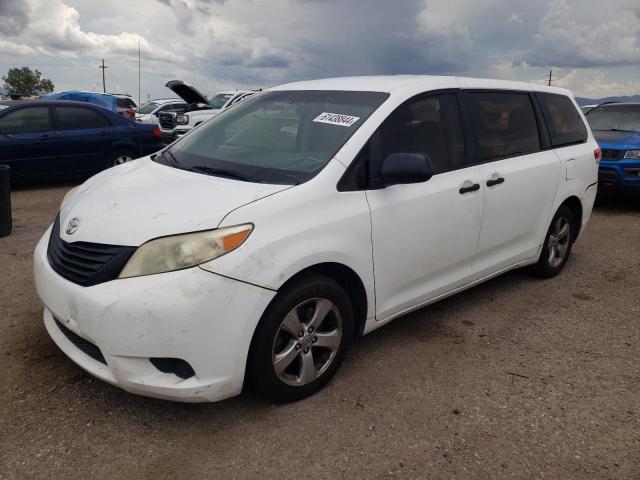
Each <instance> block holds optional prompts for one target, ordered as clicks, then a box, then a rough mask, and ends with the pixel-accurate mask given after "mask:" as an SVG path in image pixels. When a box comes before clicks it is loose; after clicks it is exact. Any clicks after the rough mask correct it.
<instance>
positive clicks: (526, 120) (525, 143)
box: [464, 92, 540, 162]
mask: <svg viewBox="0 0 640 480" xmlns="http://www.w3.org/2000/svg"><path fill="white" fill-rule="evenodd" d="M464 98H465V102H466V104H467V110H468V111H469V118H470V120H471V129H472V132H473V141H474V146H475V152H476V157H477V161H478V162H488V161H490V160H497V159H500V158H507V157H515V156H518V155H525V154H528V153H534V152H538V151H540V136H539V134H538V124H537V122H536V116H535V113H534V111H533V105H532V104H531V99H530V98H529V95H528V94H526V93H507V92H504V93H502V92H482V93H477V92H471V93H465V94H464Z"/></svg>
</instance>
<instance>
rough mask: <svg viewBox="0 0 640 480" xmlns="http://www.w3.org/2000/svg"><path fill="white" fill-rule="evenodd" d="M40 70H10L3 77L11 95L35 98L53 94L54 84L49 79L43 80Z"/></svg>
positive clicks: (27, 68) (23, 68) (25, 68)
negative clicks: (34, 96)
mask: <svg viewBox="0 0 640 480" xmlns="http://www.w3.org/2000/svg"><path fill="white" fill-rule="evenodd" d="M41 77H42V74H41V73H40V72H39V71H38V70H31V69H30V68H29V67H22V68H10V69H9V73H7V75H6V76H4V75H3V76H2V81H3V82H4V86H5V88H6V89H7V90H8V93H9V95H23V96H33V95H42V94H44V93H51V92H53V83H52V82H51V80H49V79H48V78H41Z"/></svg>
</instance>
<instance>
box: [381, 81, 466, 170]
mask: <svg viewBox="0 0 640 480" xmlns="http://www.w3.org/2000/svg"><path fill="white" fill-rule="evenodd" d="M380 140H381V143H382V158H383V159H384V158H386V157H388V156H389V155H391V154H392V153H420V154H426V155H428V156H429V158H430V159H431V162H432V163H433V170H434V174H438V173H444V172H448V171H450V170H454V169H456V168H460V167H462V166H464V165H465V154H464V136H463V132H462V123H461V121H460V110H459V109H458V101H457V98H456V95H455V94H451V93H445V94H441V95H433V96H429V97H424V98H421V99H418V100H415V101H411V102H409V103H406V104H403V105H400V106H399V107H398V108H397V109H396V110H395V111H394V112H393V113H392V114H391V115H389V117H388V118H387V119H386V120H385V121H384V123H383V124H382V125H381V127H380Z"/></svg>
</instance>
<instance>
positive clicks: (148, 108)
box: [135, 98, 187, 124]
mask: <svg viewBox="0 0 640 480" xmlns="http://www.w3.org/2000/svg"><path fill="white" fill-rule="evenodd" d="M186 108H187V104H186V103H185V102H184V100H180V99H179V98H157V99H155V100H151V101H150V102H147V103H145V104H144V105H142V106H141V107H140V108H138V109H137V110H136V112H135V120H136V121H137V122H139V123H150V124H158V123H159V120H158V115H159V114H160V112H176V113H179V112H184V110H185V109H186Z"/></svg>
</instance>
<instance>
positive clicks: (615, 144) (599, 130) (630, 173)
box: [586, 103, 640, 194]
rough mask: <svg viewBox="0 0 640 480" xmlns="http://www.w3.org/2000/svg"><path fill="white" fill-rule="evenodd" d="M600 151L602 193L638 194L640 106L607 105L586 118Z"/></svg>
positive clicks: (599, 179)
mask: <svg viewBox="0 0 640 480" xmlns="http://www.w3.org/2000/svg"><path fill="white" fill-rule="evenodd" d="M586 118H587V120H588V121H589V125H591V129H592V130H593V134H594V136H595V137H596V140H597V141H598V144H599V145H600V148H601V149H602V160H601V161H600V170H599V172H598V190H599V191H601V192H606V193H612V194H619V193H631V192H635V193H640V103H609V104H606V105H600V106H598V107H595V108H594V109H593V110H591V111H590V112H589V113H588V114H587V115H586Z"/></svg>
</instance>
